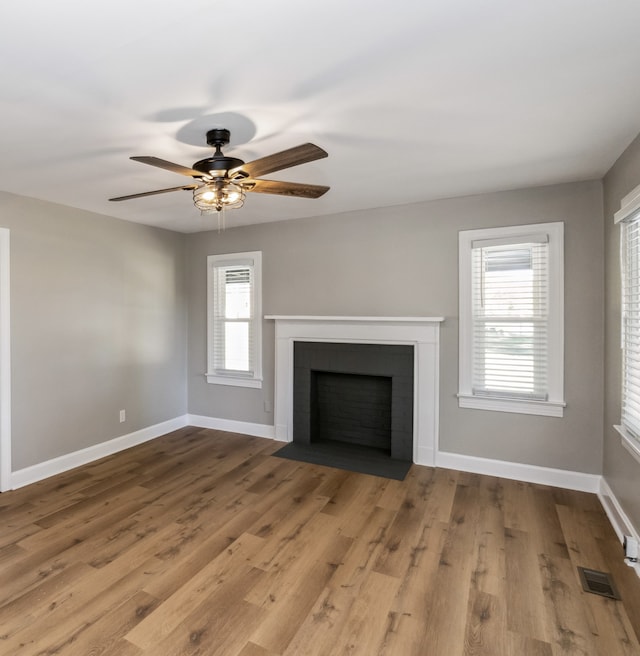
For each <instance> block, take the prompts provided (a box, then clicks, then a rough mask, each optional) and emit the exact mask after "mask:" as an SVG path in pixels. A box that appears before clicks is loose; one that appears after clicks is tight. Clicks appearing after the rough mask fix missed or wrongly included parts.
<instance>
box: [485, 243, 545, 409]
mask: <svg viewBox="0 0 640 656" xmlns="http://www.w3.org/2000/svg"><path fill="white" fill-rule="evenodd" d="M520 239H522V238H520ZM548 262H549V245H548V237H547V235H546V234H542V235H538V236H535V235H534V236H527V237H526V241H524V242H523V241H520V240H519V239H518V240H516V241H514V240H509V239H498V240H492V239H489V240H479V241H474V242H473V243H472V323H473V336H472V340H473V343H472V353H473V364H472V367H473V370H472V385H473V394H475V395H486V396H496V397H508V398H509V397H511V398H513V397H516V398H526V399H534V400H543V401H546V400H547V399H548V374H547V371H548V360H549V351H548V341H549V331H548V322H549V311H548V310H549V276H548V268H549V267H548Z"/></svg>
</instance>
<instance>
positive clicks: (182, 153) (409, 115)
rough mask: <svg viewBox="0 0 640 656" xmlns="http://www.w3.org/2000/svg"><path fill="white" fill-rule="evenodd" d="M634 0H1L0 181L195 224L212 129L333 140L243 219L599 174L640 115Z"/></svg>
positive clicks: (86, 205) (161, 220)
mask: <svg viewBox="0 0 640 656" xmlns="http://www.w3.org/2000/svg"><path fill="white" fill-rule="evenodd" d="M639 26H640V3H639V2H638V1H637V0H483V1H482V2H479V1H478V0H397V1H396V2H389V1H388V0H384V1H381V0H369V1H368V2H365V1H364V0H322V2H319V1H316V2H313V1H310V2H302V1H300V0H243V1H242V2H230V1H228V0H162V2H158V1H157V0H126V1H125V0H102V1H101V2H87V0H56V1H55V2H54V1H52V0H30V1H29V2H23V1H21V0H3V2H2V7H1V8H0V62H1V64H0V121H1V123H0V125H1V131H0V189H1V190H4V191H9V192H13V193H17V194H22V195H25V196H32V197H36V198H40V199H45V200H48V201H53V202H56V203H62V204H65V205H70V206H73V207H78V208H83V209H86V210H91V211H93V212H99V213H102V214H109V215H112V216H117V217H120V218H122V219H126V220H129V221H136V222H140V223H145V224H150V225H156V226H160V227H165V228H170V229H173V230H178V231H181V232H194V231H198V230H203V229H208V228H210V227H211V225H212V220H213V217H200V215H199V212H198V211H197V210H196V209H195V207H193V205H192V202H191V195H190V193H189V192H183V191H180V192H176V193H172V194H163V195H159V196H153V197H147V198H141V199H136V200H131V201H126V202H120V203H110V202H108V200H107V199H108V198H109V197H112V196H118V195H124V194H132V193H137V192H142V191H149V190H153V189H161V188H164V187H172V186H177V185H181V184H188V183H190V182H191V179H190V178H185V177H182V176H180V175H177V174H175V173H170V172H168V171H164V170H161V169H156V168H153V167H150V166H145V165H143V164H140V163H137V162H132V161H130V160H129V159H128V158H129V156H130V155H154V156H156V157H160V158H163V159H168V160H170V161H173V162H176V163H179V164H182V165H184V166H191V164H193V162H195V161H196V160H198V159H201V158H203V157H206V156H207V155H208V154H209V153H210V152H211V151H210V149H209V148H208V147H207V146H206V142H205V133H206V131H207V130H209V129H211V128H213V127H226V128H228V129H230V130H231V144H230V146H228V147H227V148H226V149H224V152H225V154H229V155H233V156H236V157H240V158H242V159H244V160H245V161H249V160H252V159H255V158H258V157H262V156H265V155H269V154H271V153H274V152H277V151H279V150H283V149H285V148H289V147H292V146H296V145H298V144H301V143H305V142H307V141H311V142H313V143H316V144H318V145H319V146H322V147H323V148H325V149H326V150H327V151H328V152H329V157H328V159H323V160H319V161H317V162H314V163H308V164H304V165H302V166H299V167H296V168H293V169H288V170H286V171H282V172H280V173H278V174H273V175H272V176H266V177H272V178H278V179H283V180H292V181H298V182H309V183H314V184H326V185H330V186H331V190H330V191H329V192H328V193H327V194H326V195H325V196H324V197H322V198H320V199H318V200H305V199H294V198H282V197H278V196H271V195H266V194H249V195H248V197H247V201H246V203H245V206H244V207H243V208H242V209H240V210H233V211H231V212H229V213H228V216H227V225H228V226H231V225H246V224H252V223H261V222H267V221H278V220H281V219H293V218H299V217H304V216H314V215H324V214H332V213H335V212H343V211H348V210H357V209H366V208H372V207H382V206H388V205H395V204H401V203H412V202H418V201H422V200H428V199H434V198H444V197H451V196H461V195H466V194H472V193H478V192H486V191H496V190H503V189H513V188H519V187H528V186H538V185H544V184H551V183H557V182H567V181H575V180H584V179H592V178H599V177H601V176H602V175H603V174H604V173H605V172H606V171H607V170H608V168H609V167H610V166H611V164H612V163H613V162H614V161H615V159H616V158H617V157H618V156H619V155H620V153H621V152H622V151H623V150H624V148H625V147H626V146H627V145H628V144H629V143H630V142H631V140H632V139H633V138H634V137H635V136H636V134H637V133H638V132H639V131H640V38H639V37H638V29H639Z"/></svg>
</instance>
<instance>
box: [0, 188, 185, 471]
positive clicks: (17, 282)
mask: <svg viewBox="0 0 640 656" xmlns="http://www.w3.org/2000/svg"><path fill="white" fill-rule="evenodd" d="M0 226H1V227H6V228H9V229H10V230H11V353H12V459H13V470H14V471H15V470H19V469H22V468H24V467H28V466H30V465H33V464H37V463H40V462H43V461H46V460H49V459H51V458H54V457H56V456H60V455H64V454H68V453H72V452H74V451H77V450H79V449H82V448H85V447H89V446H92V445H95V444H98V443H100V442H104V441H106V440H109V439H112V438H114V437H117V436H119V435H123V434H127V433H130V432H133V431H135V430H138V429H141V428H145V427H147V426H151V425H153V424H156V423H159V422H162V421H165V420H168V419H172V418H174V417H176V416H180V415H183V414H184V413H185V412H186V391H185V390H186V341H185V339H186V301H185V298H186V294H185V289H184V282H185V277H184V249H185V243H184V242H185V240H184V236H183V235H180V234H177V233H173V232H170V231H167V230H159V229H155V228H150V227H147V226H141V225H136V224H132V223H127V222H124V221H120V220H117V219H113V218H110V217H105V216H99V215H95V214H90V213H87V212H83V211H80V210H76V209H73V208H69V207H63V206H59V205H54V204H51V203H45V202H41V201H37V200H32V199H26V198H22V197H19V196H14V195H11V194H6V193H0ZM120 409H125V410H126V415H127V420H126V422H125V423H122V424H121V423H119V410H120Z"/></svg>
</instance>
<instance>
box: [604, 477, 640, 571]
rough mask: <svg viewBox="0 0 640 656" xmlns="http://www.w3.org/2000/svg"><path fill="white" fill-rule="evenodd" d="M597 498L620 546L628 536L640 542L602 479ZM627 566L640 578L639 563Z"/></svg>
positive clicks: (638, 536)
mask: <svg viewBox="0 0 640 656" xmlns="http://www.w3.org/2000/svg"><path fill="white" fill-rule="evenodd" d="M598 498H599V499H600V503H601V504H602V507H603V508H604V511H605V513H606V514H607V517H608V519H609V523H610V524H611V526H613V530H614V531H615V532H616V535H617V536H618V540H620V544H622V542H623V539H624V536H625V535H629V536H631V537H633V538H635V539H636V540H638V541H639V542H640V534H639V533H638V530H637V529H636V527H635V526H634V525H633V523H632V522H631V520H630V519H629V517H628V515H627V514H626V513H625V511H624V510H623V509H622V506H621V505H620V502H619V501H618V499H617V498H616V495H615V494H614V493H613V490H612V489H611V488H610V487H609V484H608V483H607V481H606V480H605V479H604V478H603V479H602V480H601V481H600V489H599V490H598ZM621 557H622V556H621ZM627 564H628V565H629V566H630V567H632V568H633V569H634V570H635V572H636V574H637V575H638V576H639V577H640V563H627Z"/></svg>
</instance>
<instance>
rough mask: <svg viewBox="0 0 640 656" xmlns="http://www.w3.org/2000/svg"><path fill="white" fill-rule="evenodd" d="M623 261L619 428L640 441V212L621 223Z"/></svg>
mask: <svg viewBox="0 0 640 656" xmlns="http://www.w3.org/2000/svg"><path fill="white" fill-rule="evenodd" d="M621 251H622V252H621V256H622V257H621V259H622V345H623V357H622V370H623V376H622V425H623V427H624V428H625V429H626V430H627V431H628V432H629V433H630V434H631V435H632V437H633V438H634V439H635V440H639V439H640V211H638V212H636V213H635V214H634V215H633V216H631V217H630V218H629V219H628V220H627V221H626V222H625V223H624V224H623V230H622V240H621Z"/></svg>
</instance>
